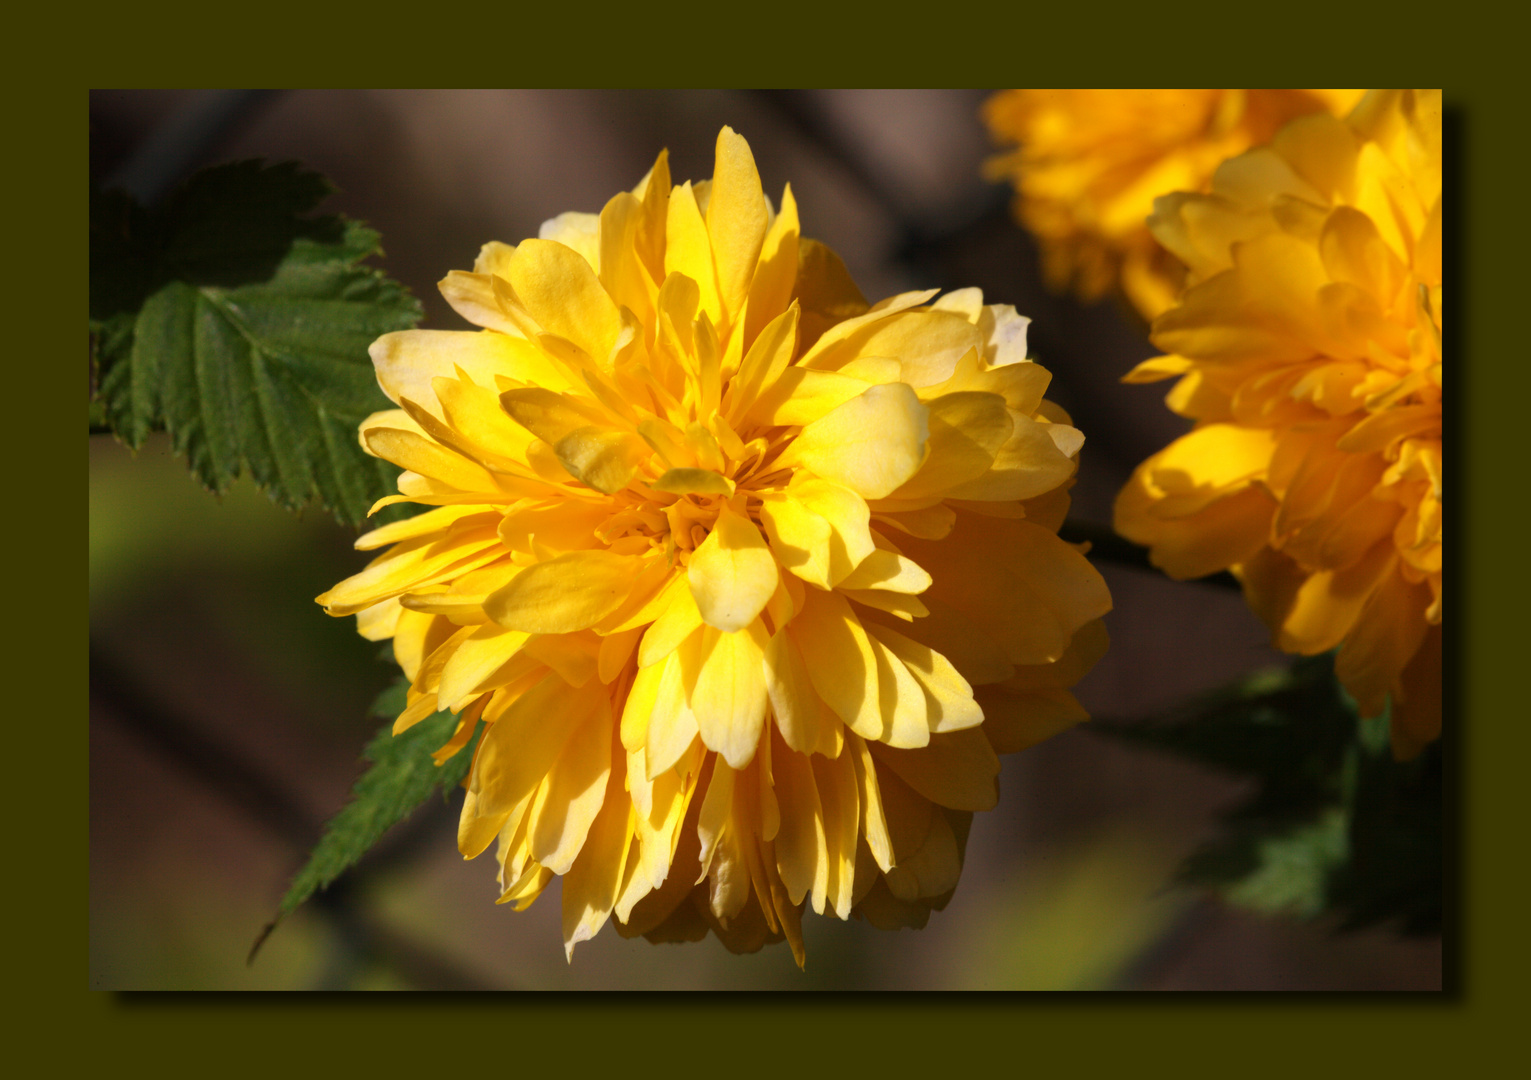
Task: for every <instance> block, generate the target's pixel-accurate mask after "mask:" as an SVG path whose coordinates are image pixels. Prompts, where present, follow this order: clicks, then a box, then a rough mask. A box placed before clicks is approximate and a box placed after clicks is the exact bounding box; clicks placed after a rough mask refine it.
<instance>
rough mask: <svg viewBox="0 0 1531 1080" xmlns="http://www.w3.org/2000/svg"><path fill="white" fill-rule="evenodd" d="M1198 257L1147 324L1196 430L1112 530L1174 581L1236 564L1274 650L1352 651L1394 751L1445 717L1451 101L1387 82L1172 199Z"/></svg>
mask: <svg viewBox="0 0 1531 1080" xmlns="http://www.w3.org/2000/svg"><path fill="white" fill-rule="evenodd" d="M1151 224H1152V227H1153V231H1154V235H1155V236H1156V237H1158V238H1159V240H1160V241H1161V242H1163V244H1164V245H1165V247H1167V248H1168V249H1169V250H1171V251H1173V252H1174V253H1175V254H1176V255H1177V256H1178V257H1179V258H1180V259H1181V260H1182V261H1183V262H1184V264H1185V266H1186V271H1187V275H1188V286H1187V289H1186V291H1185V293H1184V295H1183V296H1182V297H1181V301H1180V304H1179V306H1177V307H1175V308H1173V309H1171V310H1170V311H1168V312H1166V313H1165V314H1163V315H1161V316H1160V317H1159V318H1158V319H1157V320H1156V321H1155V322H1154V324H1153V340H1154V343H1155V344H1156V345H1158V346H1159V347H1160V348H1162V349H1165V350H1167V351H1169V352H1170V353H1172V354H1173V355H1169V356H1161V357H1157V358H1155V359H1152V360H1148V361H1146V362H1144V363H1143V364H1141V365H1140V366H1139V367H1138V368H1137V369H1135V370H1134V371H1133V372H1132V373H1131V374H1130V375H1129V376H1128V377H1127V378H1128V381H1130V382H1152V381H1155V380H1157V379H1164V378H1169V377H1171V376H1175V375H1179V376H1180V381H1179V382H1178V383H1177V384H1176V386H1175V388H1174V390H1173V391H1171V393H1170V395H1169V397H1168V399H1167V401H1168V403H1169V406H1170V408H1171V409H1174V410H1175V411H1176V412H1178V413H1180V414H1182V415H1184V416H1188V417H1192V418H1194V419H1195V420H1196V422H1197V423H1196V427H1195V429H1194V430H1193V431H1192V432H1191V433H1190V434H1188V435H1186V436H1184V437H1183V438H1181V439H1179V440H1178V441H1176V442H1174V443H1172V444H1171V445H1170V446H1169V447H1167V448H1166V449H1164V450H1162V451H1160V452H1159V453H1158V454H1155V455H1154V456H1153V457H1151V458H1149V459H1148V460H1147V461H1145V462H1144V463H1143V464H1142V465H1140V466H1139V467H1138V469H1137V471H1136V472H1135V473H1134V474H1133V477H1132V480H1131V481H1130V482H1129V483H1128V485H1127V487H1126V488H1125V489H1124V490H1123V491H1122V493H1121V494H1120V495H1119V496H1118V498H1117V504H1116V527H1117V530H1118V531H1119V532H1121V533H1122V534H1123V535H1124V536H1127V537H1129V538H1130V539H1132V540H1135V541H1137V542H1139V543H1142V544H1147V545H1151V547H1152V549H1153V550H1152V558H1153V561H1154V563H1155V564H1156V565H1158V566H1161V567H1163V568H1164V569H1165V570H1166V571H1167V572H1168V573H1170V574H1171V575H1172V576H1174V577H1180V578H1189V577H1198V576H1200V575H1203V574H1209V573H1212V572H1213V571H1216V570H1221V569H1223V568H1225V567H1228V568H1231V569H1232V570H1233V572H1234V573H1235V574H1237V575H1238V576H1239V578H1240V579H1241V580H1242V581H1243V583H1244V590H1245V594H1246V596H1247V597H1248V598H1249V601H1250V603H1251V605H1252V606H1253V607H1254V609H1255V611H1256V612H1258V613H1259V614H1260V616H1261V617H1262V618H1263V619H1264V620H1265V621H1266V622H1267V623H1268V624H1269V625H1270V626H1271V628H1272V631H1273V634H1274V637H1275V642H1276V644H1277V646H1278V647H1280V648H1282V649H1284V650H1287V651H1289V652H1296V653H1303V654H1306V655H1312V654H1315V653H1321V652H1324V651H1326V650H1328V649H1332V648H1334V647H1335V646H1339V647H1340V651H1339V654H1338V657H1337V659H1336V662H1335V667H1336V671H1337V673H1338V675H1339V677H1340V679H1341V681H1342V682H1343V683H1344V684H1345V686H1346V687H1347V688H1348V689H1349V690H1350V692H1351V693H1352V694H1353V695H1354V696H1355V697H1356V699H1357V701H1358V702H1359V703H1360V706H1361V708H1362V710H1363V712H1364V714H1365V715H1368V716H1372V715H1377V714H1378V713H1380V712H1381V711H1382V709H1383V707H1384V705H1385V704H1386V702H1387V698H1388V696H1389V694H1391V695H1392V696H1393V701H1394V713H1393V716H1394V724H1393V738H1394V747H1395V750H1396V751H1397V752H1398V753H1399V754H1400V755H1407V754H1410V753H1413V752H1417V751H1418V749H1419V748H1421V747H1422V746H1423V745H1424V744H1425V743H1427V742H1429V741H1430V740H1431V739H1433V738H1435V737H1436V735H1438V734H1439V731H1440V623H1441V337H1440V328H1441V98H1440V91H1438V90H1418V91H1400V90H1387V91H1373V92H1372V93H1371V94H1369V95H1368V96H1367V97H1366V98H1365V99H1364V100H1363V101H1362V102H1361V104H1360V105H1358V106H1357V107H1356V110H1355V111H1354V112H1353V113H1352V114H1351V116H1350V118H1349V120H1348V121H1341V120H1337V119H1335V118H1334V117H1331V116H1325V115H1319V116H1312V117H1307V118H1305V119H1301V120H1297V121H1294V122H1293V123H1292V124H1290V125H1288V126H1287V127H1285V128H1283V129H1282V131H1281V132H1280V133H1279V134H1278V135H1277V136H1276V138H1275V140H1274V142H1272V143H1271V145H1269V146H1266V147H1262V148H1260V149H1257V150H1251V151H1250V152H1248V153H1246V154H1244V155H1242V156H1241V157H1237V158H1234V159H1233V160H1232V161H1229V162H1227V163H1226V164H1225V165H1223V166H1222V167H1221V168H1219V169H1218V171H1217V176H1216V178H1215V179H1214V180H1213V183H1212V192H1211V194H1207V195H1195V194H1187V193H1180V194H1174V195H1169V196H1166V197H1165V198H1162V199H1160V200H1159V201H1158V203H1157V204H1156V208H1155V211H1154V216H1153V219H1152V222H1151Z"/></svg>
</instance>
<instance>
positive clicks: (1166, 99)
mask: <svg viewBox="0 0 1531 1080" xmlns="http://www.w3.org/2000/svg"><path fill="white" fill-rule="evenodd" d="M1360 96H1361V91H1360V90H1006V91H1003V92H1001V93H999V94H996V95H995V96H994V97H992V98H990V99H989V100H988V101H987V102H985V104H984V110H983V115H984V119H985V121H986V122H987V123H988V125H989V130H990V132H991V133H992V134H993V135H994V137H995V138H996V139H997V140H998V141H1001V142H1007V143H1019V144H1020V147H1019V149H1017V150H1014V151H1012V152H1010V153H1008V154H1003V155H1001V156H999V157H996V158H994V159H993V160H991V161H990V162H989V163H988V166H987V169H988V173H989V175H990V176H991V177H992V178H994V179H1000V178H1004V177H1008V178H1010V180H1011V181H1012V182H1013V183H1014V184H1015V188H1016V201H1015V213H1016V217H1017V218H1018V219H1019V220H1020V221H1021V223H1022V224H1023V225H1025V226H1026V227H1027V228H1028V229H1030V230H1031V231H1032V232H1033V233H1034V234H1035V235H1036V237H1037V239H1038V241H1039V242H1040V243H1041V247H1042V263H1043V270H1044V272H1045V274H1046V276H1047V279H1048V283H1049V285H1050V286H1051V287H1052V288H1054V289H1057V290H1060V291H1061V290H1064V289H1067V288H1068V287H1069V286H1070V285H1071V284H1072V285H1073V286H1074V288H1075V290H1076V291H1077V292H1078V294H1079V295H1080V297H1081V298H1083V299H1086V300H1094V299H1096V298H1098V297H1100V296H1101V295H1102V294H1104V293H1106V292H1107V291H1109V290H1110V289H1111V288H1113V287H1114V286H1117V285H1120V287H1121V289H1122V292H1123V293H1124V294H1125V295H1126V297H1127V299H1128V300H1130V301H1131V302H1132V304H1133V305H1134V306H1135V307H1137V308H1138V310H1139V311H1141V312H1142V314H1143V317H1144V318H1147V319H1152V318H1153V317H1154V316H1156V315H1158V314H1159V313H1160V312H1162V311H1164V310H1165V309H1166V308H1168V307H1169V306H1170V304H1171V303H1173V302H1174V299H1175V295H1176V293H1177V292H1178V291H1179V289H1180V285H1181V281H1182V277H1183V272H1182V270H1181V268H1180V266H1179V264H1178V263H1176V261H1175V260H1174V259H1173V258H1170V257H1169V256H1167V255H1166V254H1165V252H1164V251H1163V249H1161V248H1160V247H1159V245H1158V244H1156V243H1155V242H1154V240H1153V237H1152V236H1150V235H1149V232H1148V229H1147V227H1146V226H1145V225H1144V224H1143V221H1144V219H1145V218H1146V217H1147V216H1148V214H1149V213H1150V211H1152V210H1153V201H1154V199H1155V198H1156V197H1157V196H1160V195H1165V194H1168V193H1169V192H1172V191H1205V190H1206V186H1207V182H1208V181H1209V180H1211V178H1212V172H1213V170H1214V169H1216V168H1217V166H1218V165H1219V164H1220V163H1222V162H1223V161H1226V160H1227V159H1228V158H1230V157H1233V156H1234V155H1235V154H1240V153H1242V152H1244V151H1245V150H1247V149H1248V148H1249V147H1251V146H1255V145H1258V144H1260V143H1263V142H1267V141H1269V140H1270V138H1271V136H1272V135H1274V134H1275V133H1276V131H1277V130H1278V129H1279V128H1280V127H1281V126H1282V125H1283V124H1285V123H1286V122H1287V121H1288V120H1291V119H1293V118H1295V117H1298V116H1305V115H1307V114H1309V113H1313V112H1319V111H1331V112H1335V113H1339V114H1343V113H1344V112H1345V111H1346V110H1348V109H1349V108H1350V107H1351V106H1352V105H1354V104H1355V103H1356V101H1357V100H1358V99H1359V98H1360Z"/></svg>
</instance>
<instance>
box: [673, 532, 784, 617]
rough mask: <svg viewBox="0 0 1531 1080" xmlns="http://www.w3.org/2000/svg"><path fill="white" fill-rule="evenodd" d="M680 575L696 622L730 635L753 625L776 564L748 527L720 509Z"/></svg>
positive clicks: (757, 534) (761, 539) (768, 592)
mask: <svg viewBox="0 0 1531 1080" xmlns="http://www.w3.org/2000/svg"><path fill="white" fill-rule="evenodd" d="M686 576H687V579H688V580H689V581H690V583H691V595H692V596H693V597H694V598H695V600H696V606H697V610H698V611H699V612H700V613H701V616H702V621H703V622H705V623H707V624H708V625H709V626H715V627H717V628H718V629H719V630H722V631H725V632H727V633H732V632H733V631H736V630H740V629H743V628H744V627H746V626H748V625H750V624H751V623H752V622H754V621H755V617H756V616H757V615H759V614H760V612H761V610H762V609H763V608H764V607H765V606H766V602H767V601H768V600H770V599H771V594H772V593H774V592H775V591H776V579H777V571H776V559H775V557H774V556H773V555H772V554H771V549H770V546H769V545H767V543H766V541H765V537H763V536H761V535H760V530H759V529H757V528H756V527H755V525H754V523H753V522H751V521H750V520H749V519H748V518H746V517H742V516H740V515H739V514H736V513H734V512H733V511H732V510H730V509H729V508H728V507H727V506H726V505H725V506H723V507H722V508H721V509H720V511H719V513H718V520H717V522H716V523H715V524H714V525H713V528H712V532H710V533H708V535H707V539H706V540H704V541H703V542H702V544H701V546H700V547H698V548H697V549H696V551H694V552H692V555H691V565H690V567H689V568H688V570H687V575H686Z"/></svg>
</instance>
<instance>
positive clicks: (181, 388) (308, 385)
mask: <svg viewBox="0 0 1531 1080" xmlns="http://www.w3.org/2000/svg"><path fill="white" fill-rule="evenodd" d="M330 190H331V189H330V186H329V183H328V182H327V181H326V180H324V179H323V178H322V177H320V176H318V175H316V174H314V173H311V172H307V171H305V170H303V169H302V168H300V167H299V166H297V165H295V164H286V165H276V166H271V167H266V166H263V165H262V164H261V163H260V162H239V163H236V164H232V165H221V166H217V167H215V168H211V169H207V170H204V171H203V172H201V173H199V174H198V175H197V176H195V177H193V178H192V179H191V180H190V181H189V182H188V183H187V185H186V186H185V187H184V188H183V189H182V190H181V191H180V192H179V193H178V194H177V195H176V196H175V197H174V198H173V199H172V200H171V201H170V202H169V203H168V204H167V205H166V206H165V207H164V208H163V209H161V210H153V211H150V210H146V209H144V208H142V207H140V206H137V205H136V204H134V203H133V202H132V201H131V200H130V199H128V198H127V197H126V196H125V195H122V194H121V193H117V192H105V193H101V192H94V193H92V198H91V223H90V237H91V252H90V317H91V332H92V337H93V340H92V346H93V354H92V358H93V360H94V361H95V364H96V367H97V370H96V377H97V390H96V392H97V395H98V397H99V398H100V400H101V402H102V404H103V405H104V410H103V411H104V416H105V420H106V422H107V424H108V425H109V426H110V427H111V429H112V431H113V432H115V433H116V435H117V436H118V437H119V438H121V439H122V440H123V441H124V442H125V443H127V444H128V445H129V446H131V447H133V448H135V449H136V448H137V447H139V446H141V445H142V444H143V441H144V439H145V438H146V437H147V436H148V434H149V433H150V432H151V431H156V430H165V431H168V432H169V433H170V436H171V441H172V444H173V446H174V448H175V450H176V452H177V453H179V454H184V455H185V456H186V458H187V461H188V464H189V465H190V466H191V469H192V471H193V472H194V473H196V475H197V477H198V478H199V479H200V480H201V481H202V483H203V484H204V485H205V486H206V487H207V488H208V489H209V490H211V491H214V492H217V493H222V492H224V491H226V490H227V489H228V487H229V485H230V484H231V483H232V482H233V481H234V479H235V478H236V477H238V476H240V475H241V474H242V473H244V472H245V471H248V472H249V474H250V475H251V476H252V477H253V478H254V480H255V482H256V483H257V484H258V485H260V486H261V487H262V488H263V489H265V490H266V491H267V492H268V493H269V494H270V495H271V497H272V498H273V499H274V500H275V501H276V502H278V503H279V504H281V505H282V506H285V507H287V508H289V509H293V510H296V509H298V508H300V507H302V506H303V505H304V504H305V503H306V502H308V501H309V499H310V498H312V497H315V496H317V497H318V499H319V500H320V501H321V502H322V504H323V505H324V506H325V507H326V508H327V509H328V510H330V512H332V513H333V514H334V515H335V516H336V517H337V518H339V519H340V520H342V521H344V522H346V523H348V524H351V525H356V526H360V525H361V524H362V523H363V522H365V520H366V514H367V510H368V509H369V508H370V506H371V505H372V503H373V502H375V501H376V500H377V499H379V498H381V497H382V496H384V495H388V494H391V493H393V492H394V490H395V487H394V484H395V481H396V479H397V476H398V469H396V468H395V467H394V466H392V465H389V464H388V463H386V462H384V461H381V460H379V459H377V458H373V457H370V456H369V455H367V454H366V453H364V452H363V451H362V449H361V447H360V445H359V444H358V443H357V439H356V428H357V425H358V424H359V423H360V422H361V421H362V420H363V419H364V418H365V417H366V416H367V415H368V414H369V413H372V412H375V411H377V410H379V409H386V408H389V407H390V404H389V402H388V399H387V398H386V397H384V396H383V394H382V391H381V390H379V389H378V386H377V380H376V377H375V376H374V374H373V369H372V363H371V360H370V359H369V357H368V354H367V348H368V346H369V345H370V344H371V343H372V342H373V341H374V340H376V339H377V338H378V337H379V336H381V335H382V334H385V333H388V332H390V331H394V330H405V329H408V328H410V327H412V326H414V325H415V324H416V323H417V322H418V321H419V319H420V312H421V309H420V305H419V302H418V301H416V300H415V299H414V298H413V297H411V296H410V295H409V294H408V293H407V292H406V290H405V289H404V287H403V286H401V285H400V284H398V283H397V282H395V281H393V280H392V279H390V278H388V277H387V276H386V275H384V274H383V273H382V272H381V271H379V270H376V269H374V268H372V267H370V266H364V265H362V261H363V260H364V259H366V258H368V257H369V256H372V255H379V254H381V248H380V246H379V243H378V235H377V233H375V232H373V231H372V230H371V229H368V228H366V227H365V226H363V225H361V224H359V223H357V222H354V221H346V220H344V219H342V218H339V217H335V216H310V214H311V211H312V210H313V209H314V208H315V207H316V206H317V205H318V204H319V202H320V201H321V200H322V199H323V198H324V197H325V196H326V195H327V194H329V192H330ZM93 415H94V414H93ZM386 516H392V515H386Z"/></svg>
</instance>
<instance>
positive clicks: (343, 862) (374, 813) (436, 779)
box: [278, 677, 478, 918]
mask: <svg viewBox="0 0 1531 1080" xmlns="http://www.w3.org/2000/svg"><path fill="white" fill-rule="evenodd" d="M408 687H409V680H408V679H405V678H403V677H401V678H400V679H399V681H398V682H397V683H396V684H395V685H394V686H392V687H390V688H389V689H388V690H386V691H384V692H383V694H382V695H381V696H380V697H379V698H378V700H377V703H376V704H375V705H374V706H373V712H374V713H376V714H377V715H379V716H386V717H389V720H388V722H387V723H386V724H385V725H384V726H383V728H382V730H381V731H379V732H378V733H377V735H375V736H374V737H373V739H372V741H371V742H369V743H368V744H367V748H366V750H365V751H364V753H365V755H366V758H367V760H368V761H370V762H371V763H372V766H371V768H369V769H368V770H367V771H366V773H364V774H363V775H362V778H361V779H360V780H358V781H357V782H356V786H355V788H353V789H352V799H351V801H350V802H349V803H347V804H346V806H345V808H344V809H342V810H341V811H340V813H338V814H336V815H335V817H334V818H332V819H331V820H330V822H329V824H328V825H326V826H325V827H324V835H323V836H322V837H320V839H319V843H318V844H317V845H316V846H315V847H314V850H313V853H312V854H311V855H309V857H308V863H307V865H305V866H304V867H303V869H302V870H300V871H299V872H298V876H297V877H295V878H294V879H293V881H292V885H291V886H289V887H288V889H287V895H286V896H284V897H282V904H281V907H280V909H279V910H278V918H280V917H281V916H283V915H286V914H288V913H289V912H291V911H293V910H294V909H296V908H297V907H298V905H300V904H302V903H303V901H305V900H307V899H308V898H309V897H310V896H312V895H313V893H314V890H315V889H322V888H324V887H325V886H327V885H329V883H330V882H332V881H334V880H335V879H336V878H337V877H339V876H340V875H341V873H343V872H344V871H345V870H346V869H348V868H349V867H351V866H352V865H354V864H355V863H356V861H357V860H358V859H360V858H361V857H362V856H363V855H365V854H366V853H367V851H368V849H370V848H371V847H372V845H373V844H375V843H377V842H378V840H379V839H380V838H381V837H382V835H383V834H384V833H385V832H387V831H388V829H389V827H391V826H392V825H394V824H396V823H397V822H399V821H401V820H403V819H404V818H405V817H407V816H408V815H409V814H410V813H411V812H412V811H413V810H414V809H415V808H416V807H418V806H419V805H420V804H421V803H423V802H424V801H425V800H426V799H428V798H430V796H431V793H432V792H434V791H436V790H438V789H440V790H441V791H442V793H443V795H446V794H450V793H451V792H452V791H454V790H455V789H456V788H457V787H458V786H460V785H461V784H462V781H463V778H464V777H465V776H467V775H468V766H469V765H470V764H471V763H472V761H473V749H474V746H475V744H476V743H477V740H478V733H477V731H475V732H474V736H473V738H472V740H470V741H469V743H468V745H467V746H466V747H464V748H463V749H462V750H459V751H458V752H457V753H456V754H454V755H453V756H452V757H450V758H448V759H447V760H446V761H445V762H444V763H443V764H441V765H437V764H436V763H435V761H434V760H432V758H431V754H432V753H433V752H434V751H435V750H437V749H438V748H440V747H441V746H442V744H444V743H445V742H446V741H447V740H448V739H450V738H451V737H452V733H453V731H455V730H456V728H457V721H458V717H456V716H453V715H452V714H451V713H449V712H439V713H436V714H435V715H433V716H430V717H427V718H426V719H424V720H422V721H420V722H419V723H418V724H416V725H415V726H414V727H412V728H410V729H409V730H408V731H406V732H404V733H403V734H401V735H397V736H396V735H394V734H393V719H392V718H393V717H395V716H397V715H398V714H399V713H400V712H402V711H403V710H404V705H405V700H404V695H405V692H406V690H407V689H408Z"/></svg>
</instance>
